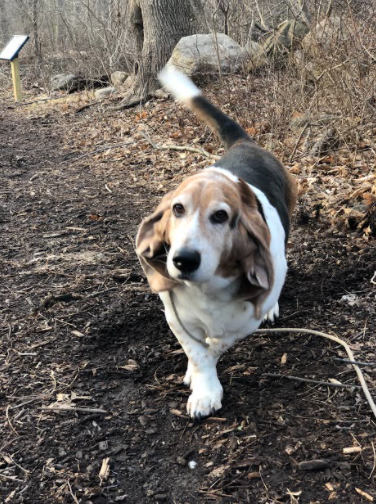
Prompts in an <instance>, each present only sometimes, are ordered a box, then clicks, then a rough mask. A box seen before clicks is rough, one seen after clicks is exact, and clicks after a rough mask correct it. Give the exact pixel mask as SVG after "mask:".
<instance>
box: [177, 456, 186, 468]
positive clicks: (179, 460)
mask: <svg viewBox="0 0 376 504" xmlns="http://www.w3.org/2000/svg"><path fill="white" fill-rule="evenodd" d="M176 462H177V463H178V464H179V465H181V466H186V465H187V461H186V460H185V458H184V457H177V459H176Z"/></svg>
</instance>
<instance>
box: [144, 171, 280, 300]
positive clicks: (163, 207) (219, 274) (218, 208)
mask: <svg viewBox="0 0 376 504" xmlns="http://www.w3.org/2000/svg"><path fill="white" fill-rule="evenodd" d="M269 242H270V235H269V231H268V228H267V226H266V224H265V222H264V220H263V218H262V216H261V215H260V213H259V211H258V208H257V200H256V197H255V195H254V194H253V192H252V191H251V190H250V188H249V186H248V185H247V184H246V183H245V182H244V181H242V180H239V181H236V179H234V180H233V179H231V178H230V177H228V176H226V175H224V174H223V173H221V172H220V170H216V169H206V170H203V171H202V172H200V173H199V174H197V175H194V176H192V177H189V178H188V179H186V180H185V181H184V182H183V183H182V184H181V185H180V186H179V187H178V188H177V189H176V190H175V191H172V192H170V193H168V194H167V195H166V196H164V198H163V199H162V202H161V203H160V205H159V206H158V208H157V209H156V211H155V212H154V213H153V214H152V215H151V216H149V217H148V218H146V219H144V221H143V222H142V224H141V226H140V230H139V233H138V236H137V253H138V254H139V256H140V259H141V263H142V265H143V267H144V270H145V273H146V275H147V277H148V280H149V283H150V285H151V287H152V289H153V290H156V291H161V290H166V289H171V288H173V286H175V285H176V283H181V282H185V283H187V282H188V283H190V282H192V283H196V284H207V283H210V282H213V281H214V280H215V279H217V282H216V283H217V284H218V285H219V284H220V281H219V282H218V279H222V280H223V279H228V280H230V279H233V278H238V277H240V276H245V279H246V282H245V286H247V285H248V291H250V290H252V295H251V293H250V292H248V293H245V294H246V297H247V296H249V297H250V298H252V297H254V296H255V295H256V294H260V293H261V292H262V291H267V290H269V288H270V287H271V284H272V281H273V268H272V263H271V257H270V252H269ZM243 284H244V282H243ZM251 287H252V289H251ZM242 288H243V290H244V285H243V287H242ZM256 291H257V292H256Z"/></svg>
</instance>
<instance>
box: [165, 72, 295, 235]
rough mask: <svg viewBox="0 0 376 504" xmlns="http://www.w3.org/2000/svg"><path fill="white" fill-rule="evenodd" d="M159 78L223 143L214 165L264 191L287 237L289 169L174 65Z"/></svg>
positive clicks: (291, 187) (291, 204)
mask: <svg viewBox="0 0 376 504" xmlns="http://www.w3.org/2000/svg"><path fill="white" fill-rule="evenodd" d="M159 79H160V81H161V82H162V84H163V85H164V86H165V87H166V89H168V91H170V92H171V94H172V95H173V96H174V97H175V98H176V99H177V100H178V101H180V102H181V103H184V104H185V105H187V106H188V107H189V108H190V109H191V110H192V111H193V112H194V113H195V114H196V115H197V116H198V117H199V118H200V119H202V120H203V122H205V123H206V124H207V125H208V126H209V127H210V128H211V129H212V130H213V131H214V132H215V133H216V134H217V136H218V137H219V138H220V140H221V141H222V142H223V144H224V145H225V147H226V149H227V152H226V153H225V154H224V155H223V156H222V157H221V159H220V160H219V161H217V162H216V163H215V164H214V166H215V167H217V168H223V169H225V170H228V171H229V172H231V173H232V174H233V175H235V176H236V177H240V178H241V179H243V180H244V181H245V182H247V183H248V184H250V185H252V186H253V187H257V188H258V189H260V191H262V192H263V193H264V194H265V195H266V197H267V198H268V200H269V202H270V203H271V204H272V205H273V206H274V207H275V208H276V209H277V212H278V214H279V216H280V219H281V222H282V224H283V227H284V230H285V233H286V240H287V238H288V234H289V227H290V224H289V223H290V218H291V215H292V212H293V209H294V207H295V203H296V197H297V188H296V185H295V182H294V180H293V178H292V177H291V175H290V173H289V172H288V171H287V170H286V168H285V167H284V166H283V165H282V164H281V163H280V161H278V159H277V158H276V157H275V156H273V154H272V153H270V152H269V151H266V150H265V149H263V148H262V147H260V146H259V145H258V144H257V143H256V142H255V141H254V140H253V139H252V138H251V137H250V136H249V135H248V134H247V133H246V132H245V131H244V129H243V128H242V127H241V126H239V125H238V124H237V123H236V122H235V121H233V120H232V119H230V118H229V117H228V116H227V115H226V114H224V113H223V112H222V111H221V110H219V109H218V108H217V107H216V106H215V105H213V104H212V103H211V102H210V101H209V100H207V99H206V98H205V97H204V96H202V93H201V91H200V89H198V88H197V87H196V86H195V85H194V84H193V82H192V81H191V80H190V79H189V78H188V77H186V76H185V75H183V74H181V73H180V72H178V71H177V70H176V69H175V68H174V67H172V66H171V67H170V66H167V67H165V68H164V69H163V70H162V72H160V74H159Z"/></svg>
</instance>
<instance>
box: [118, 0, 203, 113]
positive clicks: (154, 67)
mask: <svg viewBox="0 0 376 504" xmlns="http://www.w3.org/2000/svg"><path fill="white" fill-rule="evenodd" d="M193 2H194V3H193ZM200 6H201V4H200V0H131V5H130V20H131V25H132V30H133V34H134V37H135V41H136V47H137V55H136V59H135V64H134V73H133V76H132V77H131V78H130V81H128V82H127V84H130V86H129V91H128V92H127V94H126V96H125V98H124V101H123V105H124V106H132V105H135V104H137V103H139V102H140V101H142V100H145V99H146V98H147V97H148V96H149V94H150V92H151V91H154V90H155V89H157V88H158V87H159V84H158V81H157V73H158V72H159V70H161V69H162V68H163V66H164V65H165V64H166V63H167V61H168V60H169V58H170V56H171V53H172V50H173V48H174V47H175V45H176V44H177V43H178V42H179V40H180V39H181V38H182V37H185V36H187V35H193V34H194V33H198V31H199V28H200V27H202V26H203V24H201V22H200V21H199V20H198V16H197V15H196V13H197V12H199V10H200Z"/></svg>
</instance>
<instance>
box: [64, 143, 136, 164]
mask: <svg viewBox="0 0 376 504" xmlns="http://www.w3.org/2000/svg"><path fill="white" fill-rule="evenodd" d="M132 143H133V142H122V143H117V144H114V145H104V146H103V147H100V148H99V149H96V150H93V151H91V152H85V154H81V156H78V157H76V158H74V159H65V160H64V161H62V162H61V163H60V164H64V163H75V162H76V161H79V160H80V159H82V158H84V157H87V156H92V155H94V154H98V153H99V152H104V151H106V150H110V149H117V148H119V147H125V146H126V145H130V144H132Z"/></svg>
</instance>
